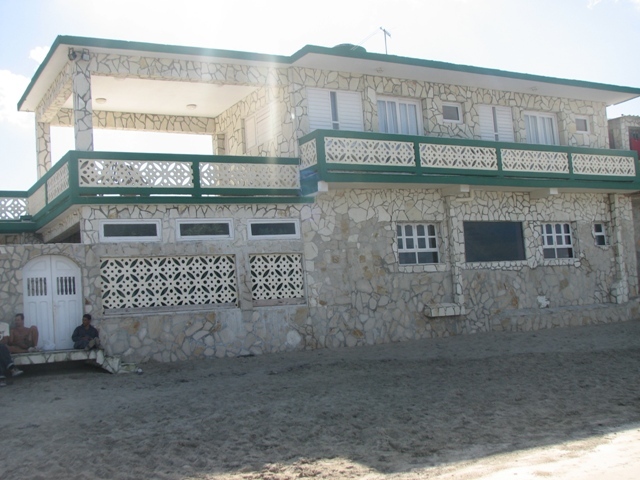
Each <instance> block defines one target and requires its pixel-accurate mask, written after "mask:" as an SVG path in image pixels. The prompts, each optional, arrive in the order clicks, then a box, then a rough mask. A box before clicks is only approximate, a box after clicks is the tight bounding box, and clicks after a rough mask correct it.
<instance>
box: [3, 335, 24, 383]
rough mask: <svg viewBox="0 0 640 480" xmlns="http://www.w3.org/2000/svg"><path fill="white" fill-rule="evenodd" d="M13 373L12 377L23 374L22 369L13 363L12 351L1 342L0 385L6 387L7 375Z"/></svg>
mask: <svg viewBox="0 0 640 480" xmlns="http://www.w3.org/2000/svg"><path fill="white" fill-rule="evenodd" d="M7 373H11V376H12V377H17V376H18V375H22V370H18V369H17V368H16V366H15V365H14V364H13V359H12V358H11V353H9V349H8V348H7V346H6V345H5V344H4V343H0V387H6V386H7V382H6V378H5V375H6V374H7Z"/></svg>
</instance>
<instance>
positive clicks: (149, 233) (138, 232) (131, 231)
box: [103, 223, 158, 237]
mask: <svg viewBox="0 0 640 480" xmlns="http://www.w3.org/2000/svg"><path fill="white" fill-rule="evenodd" d="M103 227H104V230H103V231H104V236H105V237H156V236H158V228H157V227H158V226H157V225H156V224H155V223H105V224H104V225H103Z"/></svg>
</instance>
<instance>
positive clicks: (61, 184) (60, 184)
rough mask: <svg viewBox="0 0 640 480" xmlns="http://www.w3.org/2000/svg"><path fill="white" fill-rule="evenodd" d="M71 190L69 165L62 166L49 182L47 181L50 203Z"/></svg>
mask: <svg viewBox="0 0 640 480" xmlns="http://www.w3.org/2000/svg"><path fill="white" fill-rule="evenodd" d="M68 189H69V164H68V163H65V164H64V165H62V166H61V167H60V168H59V169H58V171H57V172H56V173H54V174H53V175H52V176H51V178H49V180H47V196H48V198H49V201H51V200H53V199H54V198H56V197H58V196H59V195H60V194H62V193H64V192H65V191H67V190H68Z"/></svg>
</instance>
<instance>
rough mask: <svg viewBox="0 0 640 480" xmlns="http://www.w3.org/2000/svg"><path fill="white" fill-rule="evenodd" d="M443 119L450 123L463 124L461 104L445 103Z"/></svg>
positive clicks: (443, 105)
mask: <svg viewBox="0 0 640 480" xmlns="http://www.w3.org/2000/svg"><path fill="white" fill-rule="evenodd" d="M442 119H443V120H444V121H445V122H450V123H462V106H461V105H460V104H459V103H443V104H442Z"/></svg>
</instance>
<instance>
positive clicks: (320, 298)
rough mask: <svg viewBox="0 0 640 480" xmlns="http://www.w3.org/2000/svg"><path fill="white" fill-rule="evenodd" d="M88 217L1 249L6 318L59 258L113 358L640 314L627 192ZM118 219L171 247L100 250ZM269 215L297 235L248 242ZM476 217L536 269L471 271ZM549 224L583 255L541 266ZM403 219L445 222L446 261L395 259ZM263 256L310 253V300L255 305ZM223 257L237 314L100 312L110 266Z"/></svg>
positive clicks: (331, 197) (410, 197)
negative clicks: (36, 266) (230, 267)
mask: <svg viewBox="0 0 640 480" xmlns="http://www.w3.org/2000/svg"><path fill="white" fill-rule="evenodd" d="M78 214H79V216H80V219H81V220H80V221H81V229H82V232H83V242H84V243H83V244H76V245H70V244H40V245H3V246H1V248H0V272H1V273H0V281H1V283H0V320H1V321H11V320H12V319H13V315H14V314H15V312H18V311H22V309H23V296H22V295H23V292H22V268H23V267H24V266H25V265H26V264H27V263H28V262H29V261H30V260H32V259H34V258H36V257H37V256H40V255H63V256H66V257H68V258H70V259H72V260H73V261H74V262H76V263H77V264H78V265H79V266H80V268H81V271H82V291H83V297H84V311H85V312H87V313H91V314H92V315H93V316H94V318H95V319H96V322H95V323H96V325H97V326H98V327H99V328H100V330H101V332H102V336H103V339H104V340H105V343H106V346H107V352H108V353H110V354H118V355H123V356H124V359H125V361H147V360H151V359H153V360H158V361H175V360H180V359H186V358H199V357H216V356H217V357H221V356H237V355H244V354H250V353H251V354H259V353H267V352H278V351H284V350H294V349H303V348H325V347H328V348H336V347H342V346H354V345H371V344H378V343H386V342H394V341H402V340H409V339H418V338H423V337H429V336H443V335H454V334H462V333H474V332H480V331H490V330H496V329H497V330H505V329H507V330H529V329H537V328H550V327H554V326H569V325H579V324H584V323H597V322H605V321H615V320H623V319H629V318H632V316H634V315H637V314H638V306H637V302H636V301H635V300H632V301H627V299H628V297H629V296H631V297H635V296H636V295H637V294H638V280H637V279H638V276H637V271H636V268H635V265H636V257H635V238H634V232H633V231H631V228H630V226H631V202H630V200H629V199H628V198H627V197H623V196H608V195H601V194H571V195H559V196H557V197H556V196H552V197H549V198H543V199H538V200H532V199H530V198H529V195H528V194H525V193H507V192H480V191H476V192H474V193H473V196H472V197H468V198H461V197H443V196H442V195H441V193H440V191H439V190H422V189H416V190H391V189H389V190H385V189H376V190H374V189H371V190H349V191H346V190H345V191H330V192H328V193H325V194H322V195H320V196H318V197H317V201H316V202H315V203H312V204H305V205H247V206H241V205H220V206H188V205H184V206H183V205H176V206H172V205H158V206H154V205H152V206H135V205H131V206H126V205H125V206H101V207H90V206H85V207H82V209H81V210H80V211H79V213H78ZM614 216H617V217H620V218H621V219H623V220H624V222H622V225H623V226H622V227H621V228H619V227H615V225H613V223H615V222H613V220H612V219H613V217H614ZM109 218H118V219H161V226H162V241H159V242H144V243H135V242H118V243H100V242H99V235H98V231H99V222H100V219H109ZM178 218H180V219H187V218H199V219H214V218H219V219H232V221H233V238H229V239H224V240H210V241H177V240H176V235H175V229H176V224H175V219H178ZM263 218H269V219H278V218H282V219H298V220H299V221H300V226H301V238H300V239H292V240H266V239H264V240H251V239H249V238H248V233H247V232H248V230H247V225H248V220H250V219H263ZM466 220H473V221H482V220H484V221H489V220H509V221H519V222H523V227H524V239H525V248H526V260H524V261H519V262H495V263H484V264H483V263H466V262H465V257H464V243H463V242H462V241H461V237H462V230H461V228H462V222H464V221H466ZM547 221H549V222H554V221H557V222H569V223H571V225H572V226H573V233H574V240H575V250H576V253H577V254H576V258H575V259H569V260H546V259H544V258H543V257H542V247H541V239H540V235H539V226H540V224H541V223H542V222H547ZM402 222H429V223H434V224H436V225H437V226H438V230H439V232H438V238H439V241H440V246H439V254H440V255H439V256H440V263H438V264H435V265H424V266H401V265H399V264H398V257H397V243H396V233H395V232H396V225H397V224H398V223H402ZM593 222H603V223H605V224H606V225H607V226H608V228H610V230H611V231H610V232H609V236H610V237H611V238H612V239H613V238H614V237H619V238H620V243H619V244H618V246H614V245H616V244H615V242H614V241H612V242H611V244H610V245H607V246H596V245H595V242H594V239H593V234H592V228H591V225H592V223H593ZM614 227H615V228H616V229H617V230H616V231H612V230H614ZM618 252H621V253H622V254H623V255H624V258H622V259H621V258H619V256H618ZM264 253H280V254H281V253H294V254H302V255H303V266H304V271H305V276H304V283H305V285H304V287H305V292H306V295H305V296H306V298H305V300H304V302H299V303H298V304H288V305H273V306H266V305H261V304H259V303H256V302H254V301H253V300H252V294H251V279H250V278H249V269H250V266H249V256H250V255H252V254H264ZM213 254H233V255H234V256H235V262H236V269H237V285H238V290H239V292H238V301H237V305H236V306H233V305H231V306H218V307H215V306H214V307H206V308H205V307H200V306H194V307H188V306H183V307H172V308H156V309H155V310H149V309H147V310H145V311H138V312H136V311H135V310H130V311H122V312H118V311H108V312H104V311H103V307H102V292H101V278H100V276H101V260H102V259H106V258H122V257H136V258H141V257H155V256H168V257H171V256H177V255H194V256H197V255H213ZM620 269H623V271H622V272H621V271H620ZM619 282H624V283H625V285H626V287H627V293H628V294H627V298H626V299H625V298H622V297H617V296H615V295H614V294H613V291H614V290H615V288H617V287H616V284H617V283H619ZM611 302H617V303H611ZM439 305H447V306H456V305H457V307H456V308H458V309H457V310H455V311H454V310H452V312H450V313H449V314H448V316H437V315H434V314H432V313H429V312H433V311H436V310H437V306H439ZM545 307H548V308H545ZM447 308H454V307H447ZM461 312H466V314H460V313H461Z"/></svg>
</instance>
